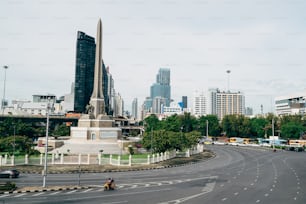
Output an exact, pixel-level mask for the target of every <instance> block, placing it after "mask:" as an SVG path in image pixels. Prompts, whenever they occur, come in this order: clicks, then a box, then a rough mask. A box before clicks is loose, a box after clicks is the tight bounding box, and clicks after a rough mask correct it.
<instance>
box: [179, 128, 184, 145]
mask: <svg viewBox="0 0 306 204" xmlns="http://www.w3.org/2000/svg"><path fill="white" fill-rule="evenodd" d="M183 128H184V127H183V126H181V139H180V140H181V147H183ZM182 150H183V148H182Z"/></svg>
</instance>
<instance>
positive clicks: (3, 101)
mask: <svg viewBox="0 0 306 204" xmlns="http://www.w3.org/2000/svg"><path fill="white" fill-rule="evenodd" d="M3 68H4V85H3V98H2V103H1V109H2V115H4V103H5V85H6V70H7V69H8V66H6V65H5V66H3Z"/></svg>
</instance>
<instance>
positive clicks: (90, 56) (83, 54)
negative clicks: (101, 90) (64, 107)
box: [74, 31, 96, 113]
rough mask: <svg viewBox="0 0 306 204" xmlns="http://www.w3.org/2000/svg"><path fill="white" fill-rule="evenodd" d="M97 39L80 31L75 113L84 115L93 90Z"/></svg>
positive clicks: (76, 70) (77, 54)
mask: <svg viewBox="0 0 306 204" xmlns="http://www.w3.org/2000/svg"><path fill="white" fill-rule="evenodd" d="M95 49H96V44H95V39H94V38H93V37H91V36H89V35H86V34H85V33H83V32H81V31H78V36H77V45H76V65H75V87H74V111H75V112H79V113H84V112H85V110H86V105H87V104H89V100H90V97H91V94H92V90H93V84H94V67H95V53H96V51H95Z"/></svg>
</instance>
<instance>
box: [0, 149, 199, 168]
mask: <svg viewBox="0 0 306 204" xmlns="http://www.w3.org/2000/svg"><path fill="white" fill-rule="evenodd" d="M203 149H204V148H203V145H201V144H198V145H197V146H195V147H193V148H191V149H188V150H187V151H185V152H176V151H175V150H174V151H170V152H168V151H167V152H162V153H156V154H152V155H147V158H139V157H137V156H133V155H129V156H128V159H123V158H122V157H126V156H123V155H109V157H105V156H104V155H102V153H99V154H64V153H52V154H48V165H90V164H95V165H105V164H110V165H116V166H132V165H137V164H138V165H139V164H140V165H146V164H147V165H149V164H154V163H158V162H161V161H165V160H168V159H172V158H174V157H178V156H181V157H182V156H183V157H190V156H191V155H193V154H198V153H201V152H203ZM28 164H30V165H43V164H44V154H40V156H38V157H37V156H36V157H33V156H31V157H29V156H28V155H25V156H24V158H21V157H18V158H16V159H15V157H14V156H10V157H9V156H8V155H7V154H6V155H4V156H2V155H1V156H0V166H15V165H28Z"/></svg>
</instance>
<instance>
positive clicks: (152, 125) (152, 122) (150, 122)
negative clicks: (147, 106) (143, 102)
mask: <svg viewBox="0 0 306 204" xmlns="http://www.w3.org/2000/svg"><path fill="white" fill-rule="evenodd" d="M144 124H145V131H151V130H158V129H160V128H161V124H160V121H159V120H158V118H157V116H156V115H155V114H151V115H150V116H148V117H146V118H145V119H144Z"/></svg>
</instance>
